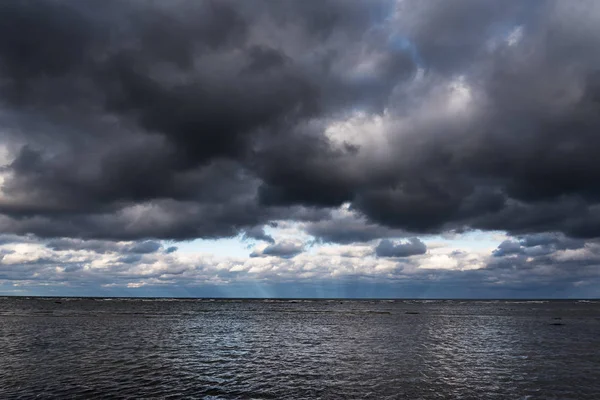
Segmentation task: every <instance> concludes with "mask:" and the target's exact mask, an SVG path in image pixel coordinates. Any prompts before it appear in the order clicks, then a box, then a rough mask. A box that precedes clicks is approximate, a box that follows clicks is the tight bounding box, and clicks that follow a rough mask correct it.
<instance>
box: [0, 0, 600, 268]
mask: <svg viewBox="0 0 600 400" xmlns="http://www.w3.org/2000/svg"><path fill="white" fill-rule="evenodd" d="M0 11H1V12H0V128H1V129H0V183H1V187H0V233H2V234H4V235H6V237H11V236H10V235H17V236H20V237H22V239H21V240H22V241H23V243H25V244H27V243H29V241H30V240H33V239H28V238H31V237H30V236H26V235H35V237H36V238H41V239H39V240H42V241H43V240H52V242H48V243H52V244H51V245H50V244H49V247H48V249H50V250H48V249H46V250H45V251H53V252H57V254H58V253H61V252H67V253H68V252H69V251H89V252H92V253H94V254H108V253H110V252H118V253H119V254H121V257H125V258H126V259H127V260H130V261H135V260H137V261H136V262H141V261H143V260H144V259H146V258H148V257H155V256H157V255H160V257H168V254H166V253H168V252H167V251H166V250H165V251H163V250H161V249H162V248H163V247H164V246H163V244H162V243H161V242H159V241H158V240H188V239H195V238H223V237H236V236H237V235H242V236H243V238H245V240H248V241H252V240H258V241H262V242H264V244H266V245H267V247H265V248H261V249H258V250H255V251H254V252H253V253H252V254H253V255H255V256H257V257H253V260H254V261H252V262H258V260H266V259H269V257H270V256H280V257H278V258H280V259H282V260H286V261H280V262H288V263H291V262H296V261H295V260H297V259H301V258H302V256H303V253H302V252H303V250H304V249H305V243H304V242H303V243H300V244H298V243H296V242H297V241H298V240H299V239H298V238H295V239H294V238H292V239H290V240H291V241H290V240H288V241H287V242H282V241H280V240H278V239H276V238H274V237H273V236H272V235H270V234H269V232H268V229H267V230H265V227H275V226H276V224H278V223H279V224H281V223H283V222H286V221H287V223H296V224H299V225H298V226H300V229H301V231H302V232H301V233H300V234H301V235H307V236H309V237H310V238H311V240H312V242H311V243H313V244H314V243H318V244H320V245H327V244H329V243H337V244H341V245H351V244H353V243H360V242H367V243H371V244H370V245H372V244H374V243H375V242H374V241H377V240H380V239H383V241H382V242H378V244H377V247H376V248H377V254H378V255H379V256H380V258H386V257H407V258H408V256H425V255H426V254H428V251H427V246H425V245H424V244H423V243H421V242H420V241H419V239H414V241H411V242H409V244H408V245H407V244H396V245H394V244H393V243H392V242H391V241H390V240H394V239H399V238H408V237H416V236H417V235H431V234H446V233H448V232H455V233H460V232H469V231H472V230H483V231H504V232H508V234H510V235H513V236H515V237H525V238H533V237H535V238H544V237H545V236H543V235H559V236H560V237H563V238H565V239H564V240H562V241H560V242H557V241H554V242H552V244H546V245H530V244H528V242H522V241H519V239H514V240H512V241H508V242H505V243H503V244H502V245H501V246H500V247H499V248H498V249H497V250H496V251H495V253H494V257H493V259H494V260H495V261H494V262H493V263H492V264H490V267H488V268H491V265H503V264H502V262H503V261H502V260H504V259H506V258H507V257H508V258H510V257H520V258H519V260H521V259H524V260H528V259H529V258H531V257H533V258H534V260H537V261H536V262H538V261H539V262H542V261H540V260H543V262H549V261H548V260H549V259H548V258H543V259H542V258H540V257H542V255H541V254H538V253H537V252H538V251H547V249H548V248H551V249H552V252H553V253H552V254H555V253H556V252H569V251H571V252H580V253H585V254H588V255H590V257H592V258H593V256H592V254H593V250H590V249H589V248H588V247H584V248H585V249H587V250H586V251H585V252H584V251H583V250H581V248H575V246H577V245H578V244H577V243H584V242H585V243H588V242H592V243H595V242H594V240H595V239H596V238H598V237H600V191H599V190H598V189H597V188H598V185H597V184H596V182H598V180H599V179H600V163H598V161H597V154H599V153H600V137H599V136H598V132H599V129H600V54H599V53H598V51H596V50H597V49H598V48H600V6H599V5H598V3H597V2H596V1H593V0H582V1H579V2H577V3H576V4H575V3H573V2H569V1H559V0H533V1H526V2H523V1H517V0H508V1H503V2H502V4H501V5H500V4H499V3H498V2H497V1H494V0H476V1H475V0H458V1H453V2H447V1H440V0H423V1H419V2H410V1H402V0H397V1H394V0H364V1H363V0H356V1H344V0H325V1H319V2H300V1H285V0H284V1H277V2H272V1H267V0H247V1H244V2H239V1H229V0H223V1H208V0H207V1H192V0H177V1H169V2H139V1H133V0H122V1H113V0H108V1H86V2H81V1H75V0H55V1H54V0H27V1H17V0H14V1H12V0H11V1H5V2H3V3H2V5H0ZM549 232H550V233H549ZM531 235H542V236H531ZM84 239H85V241H84V242H81V243H85V244H76V243H80V242H78V241H81V240H84ZM35 240H38V239H35ZM524 240H525V239H524ZM527 240H534V239H527ZM536 240H543V239H536ZM300 241H302V240H300ZM125 242H127V243H131V244H130V245H127V246H130V247H128V248H124V247H122V246H125V245H119V244H117V243H125ZM100 243H102V244H100ZM548 243H550V242H548ZM421 245H422V246H421ZM77 246H85V247H77ZM540 246H542V247H540ZM544 246H546V247H544ZM547 246H550V247H547ZM552 246H554V247H552ZM586 246H587V245H586ZM592 247H593V246H592ZM65 249H66V250H65ZM532 249H533V250H532ZM548 251H549V250H548ZM173 252H175V250H171V252H170V253H173ZM531 252H533V253H535V254H531ZM65 254H66V253H65ZM549 254H550V253H549ZM561 254H562V253H561ZM569 254H570V253H569ZM281 257H287V258H281ZM448 257H450V256H448ZM456 257H458V255H455V256H452V257H451V258H452V260H455V259H456ZM544 257H548V255H546V256H544ZM125 258H124V259H125ZM412 258H414V257H411V259H412ZM9 259H10V257H9ZM511 259H512V258H511ZM552 260H554V262H555V263H556V264H555V265H562V264H561V263H562V262H563V261H559V260H557V259H552ZM247 262H251V261H247ZM424 262H425V261H424ZM436 262H439V263H440V265H443V264H444V263H445V262H447V260H446V261H444V260H442V259H438V261H436ZM448 262H453V261H448ZM511 262H512V261H511ZM457 263H458V261H457ZM527 263H529V261H526V262H523V263H520V264H519V265H520V266H521V267H522V268H525V266H527V265H529V264H527ZM423 265H425V264H423ZM457 265H458V264H457ZM486 265H487V264H486ZM118 268H120V267H118ZM118 268H117V269H118ZM557 268H558V267H557ZM561 271H562V270H561ZM474 274H475V273H474Z"/></svg>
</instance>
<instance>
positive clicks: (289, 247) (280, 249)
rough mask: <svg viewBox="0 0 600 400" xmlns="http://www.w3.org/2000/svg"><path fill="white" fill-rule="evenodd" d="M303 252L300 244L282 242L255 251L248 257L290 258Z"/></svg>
mask: <svg viewBox="0 0 600 400" xmlns="http://www.w3.org/2000/svg"><path fill="white" fill-rule="evenodd" d="M303 251H304V246H303V245H302V244H300V243H294V242H288V241H283V242H279V243H273V244H270V245H268V246H267V247H265V248H264V249H263V250H255V251H253V252H252V253H251V254H250V257H267V256H274V257H280V258H292V257H294V256H297V255H298V254H300V253H302V252H303Z"/></svg>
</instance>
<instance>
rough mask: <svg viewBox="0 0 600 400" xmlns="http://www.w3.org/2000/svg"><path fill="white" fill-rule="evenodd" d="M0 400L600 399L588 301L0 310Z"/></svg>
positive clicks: (45, 303)
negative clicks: (22, 399) (128, 399)
mask: <svg viewBox="0 0 600 400" xmlns="http://www.w3.org/2000/svg"><path fill="white" fill-rule="evenodd" d="M0 398H2V399H13V398H14V399H16V398H24V399H27V398H42V399H46V398H48V399H51V398H61V399H62V398H131V399H138V398H170V399H175V398H186V399H187V398H200V399H202V398H204V399H316V398H322V399H600V302H581V301H580V302H578V301H549V302H518V301H400V300H398V301H340V300H318V301H288V300H282V301H269V300H266V301H264V300H217V301H210V300H139V299H138V300H125V299H118V300H100V299H55V298H52V299H39V298H38V299H35V298H33V299H25V298H0Z"/></svg>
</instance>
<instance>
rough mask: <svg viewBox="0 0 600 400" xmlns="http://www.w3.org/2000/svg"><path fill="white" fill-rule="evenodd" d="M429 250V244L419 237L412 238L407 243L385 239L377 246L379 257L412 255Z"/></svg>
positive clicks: (376, 250) (376, 251) (376, 252)
mask: <svg viewBox="0 0 600 400" xmlns="http://www.w3.org/2000/svg"><path fill="white" fill-rule="evenodd" d="M426 252H427V246H426V245H425V243H423V242H422V241H421V240H419V238H410V239H408V241H407V242H405V243H397V244H396V243H394V242H392V241H391V240H388V239H383V240H382V241H381V242H379V244H378V245H377V247H376V248H375V254H377V257H410V256H416V255H420V254H425V253H426Z"/></svg>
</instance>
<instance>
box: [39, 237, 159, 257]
mask: <svg viewBox="0 0 600 400" xmlns="http://www.w3.org/2000/svg"><path fill="white" fill-rule="evenodd" d="M46 247H48V248H50V249H52V250H54V251H69V250H74V251H79V250H86V251H93V252H96V253H100V254H103V253H110V252H115V253H125V254H149V253H154V252H156V251H158V250H159V249H161V248H162V245H161V244H160V243H158V242H155V241H151V240H147V241H142V242H135V243H132V244H129V243H119V242H113V241H105V240H81V239H70V238H61V239H52V240H50V241H48V242H47V243H46Z"/></svg>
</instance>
